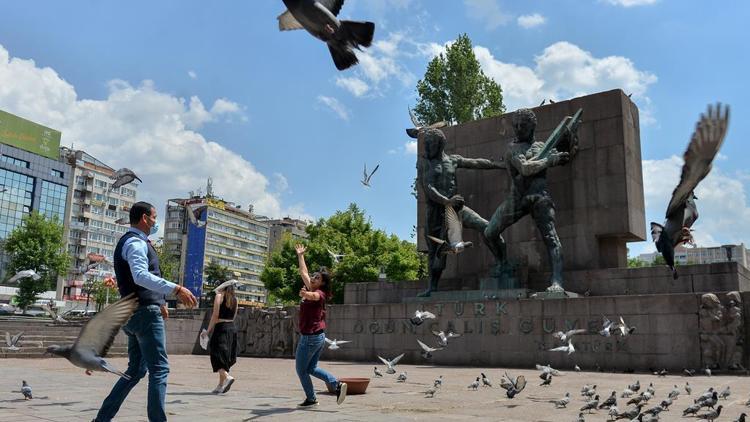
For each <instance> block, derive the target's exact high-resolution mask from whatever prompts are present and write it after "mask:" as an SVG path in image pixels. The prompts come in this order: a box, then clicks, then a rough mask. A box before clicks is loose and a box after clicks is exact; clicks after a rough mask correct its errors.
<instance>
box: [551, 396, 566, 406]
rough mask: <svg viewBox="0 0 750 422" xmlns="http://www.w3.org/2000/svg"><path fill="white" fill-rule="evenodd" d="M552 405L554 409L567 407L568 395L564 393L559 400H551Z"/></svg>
mask: <svg viewBox="0 0 750 422" xmlns="http://www.w3.org/2000/svg"><path fill="white" fill-rule="evenodd" d="M552 403H555V408H562V407H568V403H570V393H565V397H563V398H561V399H560V400H552Z"/></svg>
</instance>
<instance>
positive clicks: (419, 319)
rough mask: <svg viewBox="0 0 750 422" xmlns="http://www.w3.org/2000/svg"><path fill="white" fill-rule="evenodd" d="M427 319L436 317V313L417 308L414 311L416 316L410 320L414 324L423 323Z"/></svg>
mask: <svg viewBox="0 0 750 422" xmlns="http://www.w3.org/2000/svg"><path fill="white" fill-rule="evenodd" d="M426 319H435V314H433V313H432V312H429V311H420V310H416V311H414V317H412V318H411V319H409V321H411V323H412V324H414V325H422V323H423V322H424V321H425V320H426Z"/></svg>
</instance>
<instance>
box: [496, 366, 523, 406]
mask: <svg viewBox="0 0 750 422" xmlns="http://www.w3.org/2000/svg"><path fill="white" fill-rule="evenodd" d="M500 387H502V388H503V389H504V390H505V395H506V396H508V398H509V399H512V398H513V397H515V396H516V394H518V393H520V392H521V391H523V389H524V388H526V377H524V376H523V375H519V376H517V377H515V378H513V377H511V376H510V375H508V373H507V372H506V373H505V376H504V377H503V378H502V379H501V380H500Z"/></svg>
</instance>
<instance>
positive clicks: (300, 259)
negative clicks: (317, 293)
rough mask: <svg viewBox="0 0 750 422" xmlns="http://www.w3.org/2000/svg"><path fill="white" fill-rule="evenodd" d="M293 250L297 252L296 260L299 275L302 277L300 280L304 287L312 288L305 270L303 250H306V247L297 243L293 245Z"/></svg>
mask: <svg viewBox="0 0 750 422" xmlns="http://www.w3.org/2000/svg"><path fill="white" fill-rule="evenodd" d="M294 250H295V251H296V252H297V261H298V262H299V275H300V277H302V282H303V283H305V287H306V288H307V290H312V286H311V285H310V274H308V272H307V264H305V251H307V248H305V245H302V244H297V245H296V246H295V247H294Z"/></svg>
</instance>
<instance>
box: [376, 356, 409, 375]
mask: <svg viewBox="0 0 750 422" xmlns="http://www.w3.org/2000/svg"><path fill="white" fill-rule="evenodd" d="M402 357H404V354H403V353H401V354H400V355H398V356H396V357H395V358H393V360H390V361H388V360H385V359H383V358H382V357H380V356H378V359H380V361H381V362H383V364H385V366H386V370H385V372H386V373H387V374H395V373H396V370H395V369H393V367H394V366H396V364H397V363H398V361H400V360H401V358H402Z"/></svg>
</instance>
